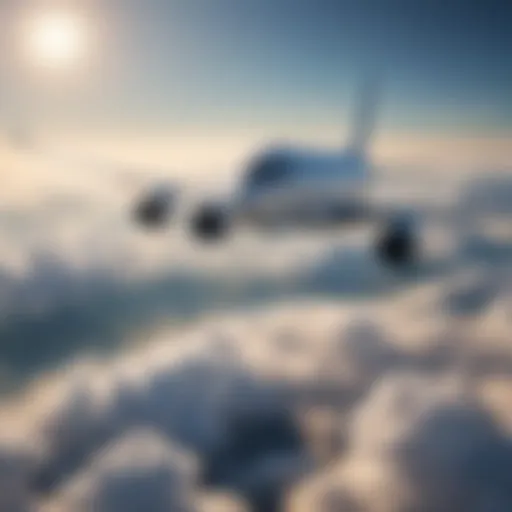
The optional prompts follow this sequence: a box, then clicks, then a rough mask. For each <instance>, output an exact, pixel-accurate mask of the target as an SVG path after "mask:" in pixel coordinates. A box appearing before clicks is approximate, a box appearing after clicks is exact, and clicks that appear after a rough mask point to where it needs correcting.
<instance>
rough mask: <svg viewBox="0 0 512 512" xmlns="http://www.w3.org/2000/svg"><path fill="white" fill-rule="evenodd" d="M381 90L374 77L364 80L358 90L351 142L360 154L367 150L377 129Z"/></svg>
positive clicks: (353, 148)
mask: <svg viewBox="0 0 512 512" xmlns="http://www.w3.org/2000/svg"><path fill="white" fill-rule="evenodd" d="M379 92H380V91H379V83H378V81H377V79H374V78H372V79H366V80H365V81H363V82H362V83H361V84H360V86H359V89H358V91H357V99H356V104H355V110H354V118H353V124H352V132H351V136H350V139H349V144H350V148H351V149H352V150H353V151H355V152H357V153H359V154H365V153H366V152H367V150H368V146H369V144H370V142H371V139H372V136H373V133H374V130H375V123H376V118H377V108H378V105H379V99H380V98H379Z"/></svg>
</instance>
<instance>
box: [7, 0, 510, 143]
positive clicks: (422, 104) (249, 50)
mask: <svg viewBox="0 0 512 512" xmlns="http://www.w3.org/2000/svg"><path fill="white" fill-rule="evenodd" d="M507 4H508V2H506V1H501V2H499V1H496V0H491V1H488V2H469V1H458V0H457V1H454V0H449V1H444V2H441V1H439V0H431V1H428V2H423V1H417V0H409V1H405V0H393V1H391V0H386V1H369V0H362V1H349V0H337V1H334V0H318V1H315V2H313V1H306V0H258V1H256V0H244V1H239V0H214V1H211V0H209V1H206V0H145V1H144V2H140V1H138V0H102V1H99V0H88V1H80V0H67V1H66V0H60V1H59V0H39V1H36V0H23V1H19V0H16V1H14V0H0V34H1V35H0V43H1V45H0V77H1V78H2V80H1V82H0V112H2V113H3V117H4V119H8V120H9V121H8V122H12V120H14V121H15V122H18V121H19V122H24V123H27V124H29V125H39V126H45V127H56V126H57V127H60V128H64V129H66V130H67V129H89V130H95V129H100V128H103V129H104V128H108V129H114V130H115V129H125V130H126V129H131V130H135V131H140V132H142V131H144V130H147V131H151V130H153V131H158V130H162V129H178V130H179V129H188V130H190V129H192V130H194V129H198V130H206V131H208V130H212V129H215V130H220V129H224V130H228V131H236V130H240V129H242V128H245V129H247V128H250V127H274V128H277V129H281V130H282V131H283V132H284V131H286V129H287V127H305V128H308V129H310V130H314V129H322V128H325V127H332V126H336V125H337V124H341V123H342V122H345V120H346V119H347V116H348V115H349V114H350V110H349V109H350V106H351V101H352V97H353V95H354V91H355V90H356V89H357V87H358V84H359V83H360V81H361V79H362V78H361V77H365V76H367V75H371V76H375V75H376V76H378V77H379V79H380V80H381V82H382V83H383V89H384V91H385V95H384V98H385V100H384V106H383V112H382V116H381V118H382V119H381V124H382V125H384V126H385V128H386V129H389V130H398V131H420V132H435V133H446V132H448V133H484V134H498V135H503V134H508V133H510V131H511V130H512V98H511V95H512V92H511V91H512V60H511V59H510V54H511V51H512V32H511V31H510V26H511V22H512V6H510V5H509V6H507ZM36 8H37V9H39V12H45V10H50V9H65V10H68V11H70V12H74V13H76V14H77V16H79V17H80V18H82V19H83V20H85V25H86V30H87V32H88V34H87V35H88V38H89V48H88V50H89V51H88V53H89V55H88V56H87V60H86V62H85V63H83V64H82V65H81V66H77V67H76V68H77V69H75V70H74V72H70V73H67V74H66V73H59V72H56V73H53V74H52V73H45V72H41V70H40V69H39V70H38V69H35V66H33V65H32V66H31V65H30V64H29V63H27V62H26V59H23V57H22V56H21V52H20V46H21V45H22V39H23V36H21V35H20V34H21V29H20V26H21V25H22V24H23V20H24V19H27V17H29V16H30V15H31V14H32V13H33V12H34V9H36Z"/></svg>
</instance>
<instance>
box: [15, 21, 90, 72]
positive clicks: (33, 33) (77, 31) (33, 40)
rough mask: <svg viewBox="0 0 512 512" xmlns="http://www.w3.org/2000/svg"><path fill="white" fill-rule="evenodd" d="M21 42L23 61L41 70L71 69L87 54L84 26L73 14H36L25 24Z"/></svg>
mask: <svg viewBox="0 0 512 512" xmlns="http://www.w3.org/2000/svg"><path fill="white" fill-rule="evenodd" d="M25 38H26V40H25V42H26V44H25V47H26V52H27V57H28V58H29V59H30V61H31V62H32V63H33V64H35V65H38V66H42V67H45V68H50V69H58V68H69V67H71V66H75V65H76V64H78V63H79V61H80V60H82V59H83V58H84V57H85V54H86V52H87V30H86V27H85V23H84V21H83V20H82V19H80V18H79V17H78V16H76V15H74V14H73V13H67V12H46V13H39V14H38V15H37V16H36V17H34V18H33V19H32V20H31V22H30V23H29V25H28V30H27V31H26V35H25Z"/></svg>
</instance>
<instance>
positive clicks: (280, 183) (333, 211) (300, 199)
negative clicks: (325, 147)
mask: <svg viewBox="0 0 512 512" xmlns="http://www.w3.org/2000/svg"><path fill="white" fill-rule="evenodd" d="M370 179H371V165H370V163H369V162H368V161H367V159H366V158H365V157H364V156H363V155H361V154H358V153H356V152H353V151H350V150H347V151H319V150H304V149H294V148H277V149H272V150H270V151H266V152H263V153H261V154H259V155H257V156H256V158H254V159H253V160H251V161H250V162H249V165H248V167H247V171H246V174H245V176H244V178H243V180H242V184H241V186H240V188H239V190H238V193H237V196H236V198H235V201H234V205H233V210H234V212H233V213H234V214H235V215H236V216H237V217H238V218H239V219H243V220H244V221H247V222H251V223H253V224H254V223H257V224H265V225H281V224H298V225H305V224H314V225H318V224H319V223H329V224H331V223H349V222H358V221H361V220H364V219H365V218H366V217H367V215H368V211H367V191H368V187H369V185H370V183H369V182H370Z"/></svg>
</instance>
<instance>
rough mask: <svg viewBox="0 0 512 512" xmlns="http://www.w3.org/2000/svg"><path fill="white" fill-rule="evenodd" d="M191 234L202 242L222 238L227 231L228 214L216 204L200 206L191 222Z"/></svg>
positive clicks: (228, 226)
mask: <svg viewBox="0 0 512 512" xmlns="http://www.w3.org/2000/svg"><path fill="white" fill-rule="evenodd" d="M191 224H192V225H191V229H192V232H193V234H194V235H195V236H196V237H197V238H199V239H201V240H204V241H216V240H220V239H221V238H224V237H225V236H226V235H227V234H228V231H229V228H230V222H229V218H228V212H227V211H226V209H225V208H223V207H222V206H221V205H218V204H205V205H202V206H201V207H200V208H199V210H198V211H197V212H196V213H195V215H194V216H193V218H192V221H191Z"/></svg>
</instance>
